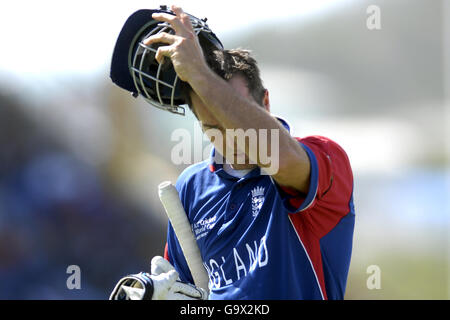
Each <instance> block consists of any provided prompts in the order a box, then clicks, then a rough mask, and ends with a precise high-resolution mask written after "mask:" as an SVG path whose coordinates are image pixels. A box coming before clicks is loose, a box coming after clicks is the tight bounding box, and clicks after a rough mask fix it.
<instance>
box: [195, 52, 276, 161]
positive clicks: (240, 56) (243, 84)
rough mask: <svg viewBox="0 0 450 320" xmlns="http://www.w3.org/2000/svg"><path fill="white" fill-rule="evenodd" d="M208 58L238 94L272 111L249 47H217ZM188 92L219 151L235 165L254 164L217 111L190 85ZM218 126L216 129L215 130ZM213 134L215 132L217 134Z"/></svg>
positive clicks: (201, 123)
mask: <svg viewBox="0 0 450 320" xmlns="http://www.w3.org/2000/svg"><path fill="white" fill-rule="evenodd" d="M206 61H207V63H208V65H209V67H210V68H211V69H212V70H213V71H214V72H215V73H216V74H217V75H219V76H220V77H221V78H222V79H224V80H226V81H227V82H228V83H229V85H230V86H231V87H232V88H233V89H235V90H236V92H237V93H238V94H240V95H241V96H243V97H245V98H247V99H249V100H253V101H255V102H256V104H257V105H258V106H259V107H261V108H264V109H265V110H267V111H270V104H269V95H268V91H267V90H266V89H265V88H264V86H263V84H262V80H261V78H260V72H259V68H258V66H257V63H256V61H255V59H254V58H253V57H251V55H250V52H249V51H248V50H240V49H236V50H220V51H214V52H212V53H210V54H209V55H207V56H206ZM186 93H187V94H188V98H187V101H188V104H189V107H190V109H191V110H192V112H193V113H194V114H195V116H196V117H197V119H198V120H199V121H200V125H201V127H202V129H203V131H204V132H205V133H206V134H207V135H208V136H209V137H210V139H211V141H212V142H213V143H214V145H215V146H216V148H217V151H219V153H221V154H222V155H223V156H225V158H226V159H227V161H231V162H232V163H233V164H234V165H233V167H234V168H235V169H245V168H249V167H252V165H250V166H249V162H248V161H249V160H248V156H247V155H245V153H243V152H239V151H238V150H237V146H236V141H235V140H234V139H231V138H230V139H227V138H226V137H227V134H226V129H225V128H223V127H221V125H220V124H219V122H218V121H217V119H216V118H215V116H214V114H213V113H212V112H211V111H210V110H209V109H208V107H207V106H205V105H204V104H203V102H202V100H201V99H200V97H199V96H198V95H197V94H196V93H195V92H194V91H193V90H192V89H190V88H189V89H188V91H187V92H186ZM215 130H216V133H214V131H215ZM217 130H218V131H220V134H219V135H217V134H218V132H217ZM211 135H214V137H212V136H211ZM218 136H221V137H222V139H220V140H221V141H220V142H219V141H217V140H216V139H217V138H218ZM228 140H229V141H228ZM222 148H224V149H222ZM230 152H232V153H233V155H231V154H230ZM238 158H240V159H244V161H243V162H244V163H242V162H240V161H239V160H237V159H238ZM232 159H233V160H232Z"/></svg>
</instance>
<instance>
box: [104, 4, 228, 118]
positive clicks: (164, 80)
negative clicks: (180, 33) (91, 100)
mask: <svg viewBox="0 0 450 320" xmlns="http://www.w3.org/2000/svg"><path fill="white" fill-rule="evenodd" d="M159 12H162V13H167V14H172V15H175V13H173V12H172V11H171V10H169V9H167V7H166V6H161V7H160V9H153V10H149V9H143V10H138V11H136V12H135V13H133V14H132V15H131V16H130V17H129V18H128V19H127V21H126V22H125V24H124V26H123V27H122V30H121V31H120V34H119V37H118V39H117V42H116V45H115V48H114V51H113V56H112V61H111V72H110V77H111V80H112V81H113V83H115V84H116V85H118V86H119V87H121V88H123V89H125V90H127V91H130V92H131V93H132V94H133V96H134V97H138V96H139V95H141V96H142V97H143V98H144V99H145V100H146V101H147V102H148V103H150V104H151V105H153V106H155V107H157V108H160V109H163V110H166V111H169V112H172V113H176V114H181V115H184V114H185V109H184V107H183V106H182V105H184V104H186V103H187V102H186V98H185V97H184V95H183V90H182V86H183V85H186V84H185V83H183V81H181V80H180V79H179V78H178V75H177V74H176V72H175V70H174V68H173V65H172V62H171V61H170V59H164V62H163V63H161V64H159V63H158V62H157V61H156V59H155V55H156V52H157V49H158V47H159V46H161V45H165V44H161V43H155V44H152V45H150V46H146V45H145V44H144V43H143V40H145V39H147V38H148V37H150V36H152V35H155V34H158V33H161V32H166V33H169V34H175V30H173V28H172V27H171V25H170V24H168V23H166V22H161V21H157V20H155V19H153V18H152V14H153V13H159ZM188 15H189V17H190V20H191V23H192V26H193V28H194V31H195V33H196V34H197V36H198V39H199V42H200V45H201V47H202V49H203V51H204V52H209V51H212V50H218V49H223V45H222V43H221V42H220V40H219V38H218V37H217V36H216V35H215V34H214V33H213V32H212V31H211V30H210V29H209V27H208V25H207V24H206V18H205V19H199V18H196V17H194V16H192V15H190V14H188Z"/></svg>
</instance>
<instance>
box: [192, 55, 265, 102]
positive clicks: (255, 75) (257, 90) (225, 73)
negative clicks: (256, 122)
mask: <svg viewBox="0 0 450 320" xmlns="http://www.w3.org/2000/svg"><path fill="white" fill-rule="evenodd" d="M204 55H205V59H206V62H207V64H208V66H209V67H210V68H211V70H213V71H214V72H215V73H216V74H217V75H218V76H220V77H221V78H222V79H224V80H226V81H228V80H230V79H231V78H232V77H233V76H235V75H238V74H239V75H241V76H243V77H244V79H245V80H246V82H247V86H248V90H249V92H250V94H251V95H252V97H253V98H254V99H255V101H256V102H257V103H258V104H259V105H261V106H263V99H264V95H265V91H266V88H264V85H263V82H262V80H261V75H260V71H259V68H258V64H257V62H256V60H255V59H254V58H253V57H252V56H251V52H250V50H246V49H231V50H214V51H209V52H205V51H204ZM190 90H191V88H190V86H189V85H187V86H185V87H184V92H185V96H186V101H187V104H188V105H189V107H190V108H191V110H192V103H191V101H190V96H189V93H190Z"/></svg>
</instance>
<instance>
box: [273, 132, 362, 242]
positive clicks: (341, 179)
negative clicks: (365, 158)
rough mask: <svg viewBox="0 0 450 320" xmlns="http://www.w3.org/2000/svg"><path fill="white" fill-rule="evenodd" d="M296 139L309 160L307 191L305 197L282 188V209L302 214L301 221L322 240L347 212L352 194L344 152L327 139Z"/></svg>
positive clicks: (351, 178) (313, 137) (347, 162)
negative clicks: (283, 194)
mask: <svg viewBox="0 0 450 320" xmlns="http://www.w3.org/2000/svg"><path fill="white" fill-rule="evenodd" d="M296 139H297V140H298V141H299V142H300V143H301V144H302V146H303V147H304V149H305V150H306V152H307V153H308V156H309V158H310V162H311V176H310V188H309V191H308V194H307V195H304V194H299V193H295V192H294V191H292V190H286V188H282V190H283V191H284V192H285V193H286V194H287V201H286V199H285V202H286V207H287V209H288V210H289V211H290V212H291V213H297V212H302V216H303V218H304V219H305V222H306V223H308V225H309V227H310V228H311V229H312V230H313V231H314V233H316V235H317V236H319V237H322V236H323V235H325V234H327V233H328V232H329V231H330V230H331V229H332V228H333V227H334V226H335V225H336V224H337V223H338V222H339V220H340V219H341V218H342V217H343V216H345V215H346V214H347V213H348V212H349V211H350V209H349V203H350V200H351V197H352V192H353V173H352V169H351V166H350V161H349V159H348V157H347V154H346V153H345V151H344V150H343V149H342V148H341V147H340V146H339V145H338V144H337V143H336V142H334V141H332V140H330V139H328V138H325V137H321V136H310V137H306V138H296Z"/></svg>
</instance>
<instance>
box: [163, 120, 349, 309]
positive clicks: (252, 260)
mask: <svg viewBox="0 0 450 320" xmlns="http://www.w3.org/2000/svg"><path fill="white" fill-rule="evenodd" d="M285 126H286V124H285ZM296 139H297V140H298V142H299V143H300V144H301V145H302V146H303V148H304V149H305V150H306V152H307V154H308V156H309V159H310V162H311V175H310V186H309V191H308V193H307V194H302V193H299V192H296V191H295V190H291V189H288V188H285V187H282V186H280V185H278V184H277V183H276V182H275V181H274V180H273V179H272V178H271V177H270V176H268V175H261V172H260V169H259V168H258V167H257V168H255V169H254V170H252V171H250V172H249V173H248V174H246V175H245V176H244V177H242V178H236V177H233V176H231V175H229V174H228V173H227V172H226V171H225V170H224V169H223V165H222V164H219V163H216V162H215V161H214V159H215V157H214V156H215V151H214V149H213V150H212V156H211V159H210V160H206V161H203V162H200V163H197V164H194V165H192V166H190V167H188V168H187V169H185V170H184V171H183V172H182V174H181V175H180V176H179V178H178V181H177V183H176V188H177V190H178V192H179V194H180V199H181V202H182V204H183V206H184V208H185V211H186V214H187V216H188V219H189V221H190V223H191V225H192V230H193V232H194V235H195V237H196V239H197V243H198V245H199V248H200V252H201V255H202V258H203V261H204V266H205V268H206V269H207V271H208V274H209V277H210V282H209V287H210V297H209V298H210V299H224V300H237V299H251V300H259V299H283V300H284V299H308V300H312V299H343V298H344V293H345V287H346V282H347V275H348V270H349V265H350V257H351V252H352V240H353V229H354V222H355V212H354V206H353V174H352V169H351V166H350V162H349V159H348V157H347V155H346V153H345V151H344V150H343V149H342V148H341V147H340V146H339V145H338V144H337V143H335V142H333V141H332V140H330V139H328V138H325V137H321V136H309V137H305V138H296ZM165 258H166V259H168V260H169V261H170V262H171V263H172V264H173V265H174V267H175V269H176V270H177V271H178V272H179V274H180V278H181V280H183V281H187V282H191V283H192V282H193V280H192V276H191V274H190V271H189V268H188V267H187V263H186V261H185V259H184V256H183V253H182V251H181V248H180V245H179V243H178V240H177V238H176V236H175V233H174V231H173V229H172V227H171V225H170V223H169V226H168V236H167V245H166V252H165Z"/></svg>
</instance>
